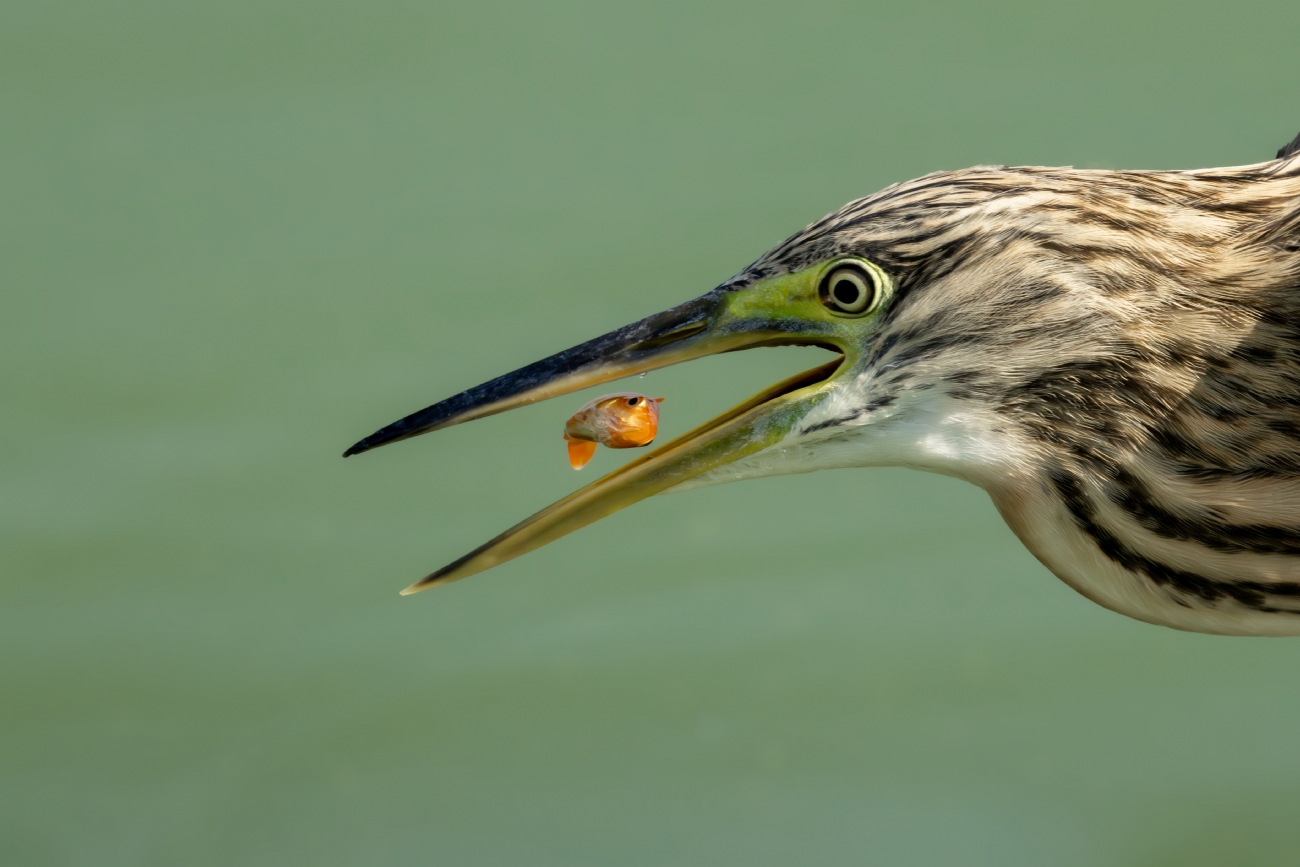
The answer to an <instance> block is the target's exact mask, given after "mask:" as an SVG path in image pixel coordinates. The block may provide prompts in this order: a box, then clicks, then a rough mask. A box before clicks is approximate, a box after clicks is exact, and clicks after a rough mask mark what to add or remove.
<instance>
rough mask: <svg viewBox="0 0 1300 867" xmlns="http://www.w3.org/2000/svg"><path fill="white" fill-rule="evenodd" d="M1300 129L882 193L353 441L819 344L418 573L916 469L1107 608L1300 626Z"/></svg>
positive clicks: (1227, 623)
mask: <svg viewBox="0 0 1300 867" xmlns="http://www.w3.org/2000/svg"><path fill="white" fill-rule="evenodd" d="M1298 143H1300V138H1298V139H1297V142H1296V143H1293V144H1292V145H1291V146H1288V148H1284V149H1283V151H1282V152H1281V153H1279V158H1278V159H1275V160H1272V161H1269V162H1265V163H1260V164H1257V165H1251V166H1243V167H1237V168H1225V169H1204V170H1197V171H1101V170H1075V169H1068V168H1041V167H1010V168H1009V167H992V166H982V167H975V168H971V169H966V170H962V171H953V172H940V173H937V174H932V175H927V176H925V177H922V178H919V179H917V180H914V181H909V182H907V183H903V184H898V185H896V186H893V187H890V188H888V189H885V190H882V191H881V192H879V193H876V194H875V195H872V196H868V197H866V198H863V199H859V200H857V201H855V202H852V203H850V204H848V205H846V206H845V207H844V208H842V209H840V210H839V211H836V212H835V213H833V214H830V215H828V216H827V217H825V218H823V219H822V220H819V221H818V222H816V223H813V224H812V225H810V226H808V227H807V228H805V229H804V230H803V231H801V232H799V233H796V234H795V235H794V236H793V237H791V238H790V239H789V240H787V241H785V242H784V243H783V244H781V245H779V246H777V247H776V248H774V249H773V250H771V251H770V252H768V253H767V254H766V255H764V256H763V257H762V258H760V259H759V260H758V261H756V262H755V263H754V264H753V265H751V266H749V267H748V268H746V269H745V270H744V271H742V272H741V273H740V274H738V275H736V276H735V277H733V278H732V279H730V280H728V281H726V282H725V283H723V284H722V285H720V286H719V287H717V288H716V289H714V290H713V291H712V292H710V293H708V294H706V295H705V296H702V297H701V298H699V299H696V300H695V301H693V302H688V303H687V304H684V305H681V306H680V307H678V308H674V309H673V310H670V311H666V312H665V313H662V314H658V315H657V316H653V317H649V318H648V319H645V320H642V321H641V322H638V323H634V324H633V325H630V326H627V327H625V328H623V329H619V330H617V331H614V332H611V333H610V334H607V335H605V336H604V337H601V338H597V339H596V340H593V341H590V342H589V343H587V344H583V345H581V346H579V347H575V348H574V349H571V350H566V351H565V352H562V353H559V354H558V355H556V356H553V357H551V358H549V359H545V360H543V361H542V362H538V363H537V364H535V365H531V366H529V367H527V368H523V369H521V370H520V371H516V372H515V373H513V374H507V375H506V376H504V377H500V378H498V379H497V380H493V381H492V382H489V383H486V384H485V385H483V386H479V387H478V388H476V389H471V390H470V391H468V392H465V393H464V394H462V395H458V396H457V397H455V398H451V399H450V400H448V401H444V402H442V403H440V404H437V405H435V406H433V407H430V408H429V409H427V410H424V411H422V412H420V413H416V414H413V415H412V416H409V417H408V418H406V419H403V420H402V421H400V422H397V423H395V424H394V425H390V426H389V427H388V428H385V429H384V430H382V431H380V432H378V433H376V434H375V435H372V437H369V438H367V439H366V440H363V441H362V443H359V444H358V446H355V447H354V448H353V449H352V450H350V453H352V452H355V451H363V450H365V449H367V448H371V447H373V446H375V445H382V444H383V443H385V442H390V441H393V440H396V439H402V438H405V437H407V436H413V435H415V434H417V433H421V432H424V431H425V430H431V429H435V428H439V427H445V426H447V425H448V424H454V423H458V422H460V421H465V420H469V419H471V418H476V417H479V416H481V415H486V414H490V413H491V412H499V411H502V410H504V409H509V408H511V407H512V406H515V405H520V404H521V403H523V402H531V400H535V399H538V398H539V397H547V396H553V394H557V393H564V392H565V391H571V390H574V388H577V387H583V386H585V385H590V384H593V383H594V382H598V381H608V380H609V379H613V378H616V377H619V376H624V375H627V374H628V373H634V372H641V371H643V370H647V369H651V368H653V367H660V366H663V365H664V364H671V363H676V362H678V361H683V360H687V359H689V358H693V357H699V356H700V355H705V354H711V353H713V352H719V351H730V350H733V349H739V348H750V347H753V346H770V345H778V344H783V343H784V344H812V345H819V346H823V347H826V348H828V349H831V350H833V351H835V352H838V353H840V357H839V359H838V360H837V361H836V362H832V363H831V364H828V365H826V366H825V367H824V368H819V369H817V370H815V371H809V372H808V373H807V374H803V375H800V376H799V377H794V378H792V379H791V380H787V382H785V383H782V384H780V385H778V386H774V387H773V388H772V389H769V390H768V391H767V392H764V393H763V394H761V395H758V396H756V397H755V398H754V399H752V400H751V401H749V402H747V403H746V404H742V405H741V406H740V407H737V408H736V409H734V410H732V411H730V412H729V413H727V414H724V415H723V416H720V417H719V418H718V419H715V420H713V421H711V422H709V423H706V424H705V425H703V426H701V428H699V429H697V430H696V431H693V432H691V433H690V434H687V435H686V436H684V437H682V438H679V439H678V440H676V441H674V442H673V443H669V444H667V445H665V446H663V447H661V448H660V449H658V450H656V451H655V452H653V453H651V454H650V455H648V456H646V457H644V458H641V459H638V461H635V462H633V463H632V464H629V465H628V466H627V467H625V468H624V469H623V470H620V471H616V472H615V473H614V474H611V475H610V476H607V477H606V478H605V479H602V480H600V481H598V482H596V483H594V484H593V485H591V486H589V487H588V488H586V489H584V490H583V491H580V492H578V493H577V494H574V495H573V496H572V497H570V498H567V499H566V500H563V501H561V502H560V503H557V504H556V505H555V506H553V507H551V508H550V509H548V510H545V511H543V512H542V513H539V514H538V515H536V516H534V517H533V518H531V519H529V520H528V521H525V522H523V523H522V524H520V525H518V526H517V527H515V528H512V529H511V530H509V531H507V532H506V533H504V534H502V536H500V537H498V538H497V539H495V540H493V541H492V542H489V543H488V544H487V545H485V546H482V547H481V548H480V549H478V550H477V551H475V552H473V553H472V554H470V555H468V556H467V557H465V558H462V559H461V560H459V561H457V562H456V563H453V564H452V565H451V566H449V567H447V568H446V569H444V570H440V571H439V572H437V573H434V575H432V576H430V578H429V579H426V580H425V581H424V582H421V583H420V584H417V585H415V588H417V589H418V588H421V587H423V586H427V585H429V584H433V583H443V582H445V581H447V580H454V579H455V578H459V577H463V575H466V574H472V572H475V571H480V570H481V569H483V568H488V567H489V566H491V565H495V563H497V562H502V561H503V560H505V559H510V558H511V557H513V556H517V555H518V554H519V553H523V552H524V551H526V550H531V549H532V548H535V547H537V546H538V545H541V544H545V543H546V542H548V541H550V540H551V539H553V538H558V536H560V535H563V534H564V533H567V532H571V531H572V530H573V529H576V528H577V527H578V526H581V525H582V524H584V523H589V522H590V521H592V520H596V519H598V518H599V517H602V516H603V515H604V514H608V513H609V512H611V511H614V510H616V509H618V508H622V507H624V506H626V505H629V504H630V503H631V502H635V500H637V499H641V498H643V497H645V496H649V495H651V494H654V493H658V492H660V491H664V490H670V489H676V490H681V489H685V488H689V487H694V486H700V485H705V484H716V483H719V482H725V481H734V480H739V479H745V478H753V477H758V476H767V475H776V474H782V473H795V472H809V471H812V470H819V469H829V468H835V467H848V466H873V465H897V466H906V467H912V468H915V469H920V470H925V471H931V472H938V473H943V474H946V475H951V476H956V477H958V478H962V479H965V480H967V481H969V482H972V483H974V484H976V485H978V486H980V487H981V488H983V489H984V490H985V491H987V492H988V493H989V495H990V496H991V498H992V500H993V502H994V504H995V505H996V506H997V508H998V510H999V512H1000V513H1001V514H1002V516H1003V517H1004V519H1005V520H1006V522H1007V523H1008V525H1009V526H1010V527H1011V529H1012V530H1013V531H1014V532H1015V533H1016V535H1017V536H1018V537H1019V538H1020V539H1021V540H1022V541H1023V542H1024V544H1025V545H1026V546H1027V547H1028V548H1029V549H1030V551H1032V552H1033V553H1034V554H1035V556H1037V557H1038V559H1039V560H1040V561H1041V562H1043V563H1044V565H1046V566H1047V567H1048V568H1049V569H1050V570H1051V571H1052V572H1054V573H1055V574H1056V575H1057V576H1059V577H1060V578H1061V579H1062V580H1064V581H1065V582H1066V583H1067V584H1069V585H1070V586H1071V587H1073V588H1074V589H1076V590H1078V591H1079V592H1080V593H1082V594H1083V595H1084V596H1086V597H1088V598H1089V599H1092V600H1093V601H1095V602H1098V603H1099V604H1101V605H1104V606H1106V607H1107V608H1110V609H1112V610H1115V611H1118V612H1120V613H1123V614H1126V615H1128V616H1130V617H1134V618H1137V619H1139V620H1144V621H1147V622H1150V623H1156V624H1161V625H1165V626H1171V627H1174V628H1178V629H1185V630H1193V631H1200V632H1212V633H1224V634H1249V635H1289V634H1300V153H1296V150H1295V149H1296V148H1297V147H1300V144H1298Z"/></svg>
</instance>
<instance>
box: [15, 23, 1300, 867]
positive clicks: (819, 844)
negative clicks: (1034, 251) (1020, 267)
mask: <svg viewBox="0 0 1300 867" xmlns="http://www.w3.org/2000/svg"><path fill="white" fill-rule="evenodd" d="M1298 33H1300V6H1297V4H1296V3H1295V2H1294V0H1279V2H1274V3H1265V2H1237V3H1232V4H1227V3H1172V2H1167V3H1132V2H1112V3H1103V4H1081V3H1071V4H1060V5H1057V4H1044V3H999V4H983V5H976V4H967V3H957V2H953V3H948V4H922V3H915V2H895V3H883V2H881V3H847V2H844V3H835V2H826V3H781V4H775V3H768V4H757V3H755V4H735V5H724V4H720V3H698V2H691V3H660V4H635V5H634V4H628V5H622V6H616V5H611V4H609V3H602V2H595V0H589V2H583V0H576V2H574V0H565V2H563V3H556V2H551V3H546V4H521V3H520V4H506V3H493V2H474V3H468V2H466V3H448V2H438V3H423V4H422V3H416V2H403V0H382V2H366V3H362V2H353V3H349V4H341V3H322V2H305V0H274V2H268V0H256V2H253V0H239V2H233V0H224V2H208V3H197V2H177V0H140V2H111V3H105V2H79V3H77V2H50V3H39V4H37V3H27V2H17V3H15V2H8V3H5V4H3V5H2V6H0V112H2V115H0V116H2V117H3V122H2V123H0V268H2V269H3V270H2V271H0V275H2V279H3V295H2V307H0V313H2V315H0V369H2V370H3V376H2V377H0V401H2V403H0V408H2V410H3V416H2V422H3V423H2V424H0V492H2V493H0V507H2V508H3V520H2V521H0V534H2V535H0V544H2V545H3V551H2V552H0V553H2V560H0V568H2V569H3V577H2V580H0V863H4V864H5V865H28V864H30V865H56V864H75V865H96V867H98V865H155V864H156V865H174V864H200V865H207V864H213V865H215V864H241V865H242V864H249V865H284V864H313V865H321V864H329V865H333V864H340V865H341V864H456V865H459V864H465V865H482V864H508V865H517V864H528V865H547V864H555V865H575V864H590V865H643V864H645V865H650V864H709V865H716V864H744V865H758V864H772V865H787V864H871V865H931V864H934V865H968V864H981V865H982V864H988V865H1048V864H1050V865H1060V867H1071V865H1093V864H1107V865H1201V864H1203V865H1222V864H1294V863H1300V837H1298V836H1297V834H1296V833H1295V831H1296V819H1295V817H1296V815H1297V811H1298V809H1300V738H1298V737H1297V719H1300V668H1298V666H1297V663H1300V644H1297V643H1295V642H1294V641H1288V640H1265V639H1229V638H1218V637H1210V636H1202V635H1189V634H1181V633H1177V632H1173V631H1170V630H1166V629H1161V628H1157V627H1153V626H1148V625H1144V624H1140V623H1137V622H1135V621H1131V620H1127V619H1125V618H1123V617H1120V616H1118V615H1115V614H1112V613H1109V612H1107V611H1105V610H1103V609H1101V608H1099V607H1097V606H1095V605H1093V604H1091V603H1089V602H1087V601H1085V600H1084V599H1083V598H1081V597H1079V596H1077V595H1076V594H1074V593H1073V592H1072V591H1070V590H1069V589H1068V588H1066V587H1065V586H1064V585H1063V584H1061V583H1060V582H1059V581H1057V580H1056V579H1055V578H1053V577H1052V576H1051V575H1050V574H1048V572H1047V571H1046V570H1045V569H1044V568H1043V567H1042V566H1040V565H1039V564H1038V563H1037V562H1036V561H1035V560H1034V559H1033V558H1032V557H1031V556H1030V555H1029V554H1028V553H1027V552H1026V551H1025V550H1024V549H1023V548H1021V547H1020V546H1019V544H1018V543H1017V542H1016V540H1015V539H1014V538H1013V537H1012V535H1011V533H1010V532H1009V531H1008V530H1007V529H1006V528H1005V526H1004V525H1003V524H1002V522H1001V521H1000V519H999V518H998V516H997V515H996V513H995V511H994V509H993V508H992V506H991V504H990V503H989V502H988V500H987V498H986V497H985V496H984V494H983V493H981V492H980V491H978V490H977V489H975V488H973V487H970V486H966V485H963V484H961V483H959V482H956V481H953V480H950V479H944V478H938V477H933V476H926V475H922V474H920V473H914V472H906V471H902V470H848V471H838V472H833V473H822V474H817V475H809V476H795V477H785V478H777V479H767V480H760V481H751V482H745V483H743V484H740V485H731V486H722V487H717V488H712V489H708V490H703V491H697V492H691V493H685V494H680V495H672V496H665V497H659V498H656V499H654V500H651V501H648V502H645V503H641V504H639V505H637V506H635V507H633V508H632V509H629V510H627V511H625V512H622V513H620V514H618V515H616V516H614V517H612V518H610V519H608V520H605V521H602V522H600V523H599V524H597V525H595V526H592V527H590V528H587V529H585V530H583V531H581V532H579V533H577V534H575V535H573V536H570V537H568V538H566V539H564V540H562V541H560V542H558V543H556V544H554V545H551V546H549V547H547V548H544V549H542V550H541V551H538V552H536V553H533V554H530V555H528V556H527V557H524V558H522V559H520V560H517V561H515V562H512V563H510V564H508V565H506V566H504V567H502V568H500V569H497V570H495V571H493V572H490V573H488V574H486V575H481V576H477V577H475V578H473V579H471V580H468V581H465V582H463V583H460V584H457V585H454V586H452V587H449V588H444V589H440V590H436V591H434V592H430V593H426V594H423V595H420V596H416V597H413V598H407V599H403V598H399V597H398V596H397V591H398V590H399V589H400V588H402V587H403V586H405V585H406V584H407V583H409V582H410V581H411V580H413V579H414V578H417V577H419V576H421V575H423V574H424V573H425V572H426V571H428V570H430V569H432V568H435V567H437V566H440V565H442V564H443V563H445V562H447V561H449V560H451V559H453V558H455V557H457V556H459V555H460V554H462V553H464V552H465V551H467V550H468V549H470V548H471V547H473V546H475V545H477V544H478V543H479V542H481V541H483V540H485V539H487V538H488V537H490V536H491V535H493V534H495V533H496V532H498V531H499V530H501V529H503V528H505V527H506V526H509V525H510V524H512V523H514V522H515V521H517V520H519V519H520V518H523V517H525V516H526V515H528V514H530V513H531V512H533V511H535V510H536V509H538V508H540V507H542V506H544V505H546V504H548V503H550V502H551V501H552V500H554V499H557V498H559V497H560V496H563V495H564V494H566V493H568V492H569V491H571V490H573V489H574V488H576V487H577V486H578V485H579V484H580V483H583V482H586V481H590V480H591V479H593V478H595V477H596V476H597V475H598V474H601V473H604V472H606V471H608V470H609V469H611V468H612V467H614V466H617V465H618V464H619V463H621V462H622V461H624V460H626V459H627V455H625V454H623V453H614V452H608V451H603V450H602V452H601V454H599V455H598V456H597V458H596V460H595V462H594V465H593V466H592V467H591V468H589V469H588V470H586V471H584V472H583V473H582V474H577V473H574V472H573V471H572V470H570V469H569V468H568V466H567V464H566V462H565V459H564V449H563V443H562V441H561V440H560V428H561V425H562V423H563V421H564V419H565V418H566V417H567V416H568V415H569V413H571V412H572V411H573V410H574V409H576V407H577V406H578V405H579V404H580V403H582V402H583V401H584V400H586V399H587V398H588V397H590V396H592V395H593V394H595V393H599V392H600V391H610V390H615V388H614V387H605V388H603V389H600V390H597V391H595V392H588V393H584V394H580V395H573V396H570V397H567V398H563V399H560V400H557V401H552V402H548V403H544V404H539V405H536V406H532V407H529V408H527V409H524V410H520V411H517V412H513V413H510V414H508V415H503V416H497V417H494V418H491V419H487V420H484V421H479V422H476V423H474V424H472V425H466V426H462V427H457V428H454V429H451V430H448V431H445V432H441V433H438V434H436V435H433V436H430V437H427V438H422V439H418V440H414V441H411V442H409V443H403V444H401V445H398V446H394V447H391V448H387V449H383V450H381V451H378V452H375V453H373V454H368V455H365V456H363V457H360V458H355V459H350V460H348V461H343V460H340V458H339V454H340V452H341V451H342V450H343V449H344V448H345V447H346V446H347V445H349V444H350V443H352V442H353V441H354V440H356V439H358V438H359V437H361V436H362V435H364V434H367V433H369V432H370V431H372V430H374V429H375V428H377V427H379V426H381V425H383V424H385V423H387V422H389V421H392V420H393V419H396V418H398V417H399V416H402V415H404V414H406V413H407V412H410V411H412V410H415V409H418V408H420V407H422V406H424V405H426V404H428V403H432V402H433V401H435V400H437V399H440V398H442V397H446V396H448V395H450V394H452V393H454V392H457V391H459V390H461V389H462V388H465V387H468V386H470V385H473V384H475V383H477V382H480V381H482V380H484V379H487V378H490V377H492V376H495V375H497V374H499V373H502V372H505V371H507V370H510V369H513V368H515V367H517V366H519V365H521V364H523V363H526V362H529V361H532V360H534V359H537V358H540V357H541V356H543V355H546V354H549V353H551V352H554V351H556V350H559V349H562V348H564V347H566V346H569V345H571V344H573V343H577V342H579V341H581V340H585V339H587V338H589V337H592V336H594V335H596V334H598V333H601V332H604V331H606V330H608V329H610V328H613V327H616V326H619V325H622V324H624V323H626V322H630V321H632V320H634V319H637V318H639V317H641V316H644V315H646V314H649V313H652V312H655V311H657V310H659V309H662V308H664V307H667V306H670V305H672V304H676V303H678V302H680V301H683V300H685V299H687V298H690V297H694V296H695V295H698V294H700V293H702V292H704V291H706V290H708V289H709V288H711V287H712V286H714V285H715V284H717V283H718V282H720V281H721V280H723V279H725V278H727V277H728V276H730V275H731V274H733V273H735V272H736V271H738V270H739V269H740V268H742V267H743V266H744V265H746V264H747V263H748V262H750V261H751V260H753V259H754V258H757V256H759V255H760V254H761V253H762V252H763V251H764V250H765V249H767V248H768V247H769V246H772V245H774V244H775V243H777V242H779V241H780V240H782V239H783V238H785V237H786V236H787V235H789V234H790V233H791V232H793V231H794V230H796V229H798V228H799V227H801V226H803V225H804V224H805V223H808V222H809V221H811V220H813V219H815V218H817V217H819V216H821V215H822V214H824V213H825V212H827V211H829V210H832V209H834V208H836V207H838V206H839V205H840V204H842V203H843V202H845V201H847V200H849V199H851V198H855V197H857V196H860V195H864V194H867V193H870V192H872V191H874V190H877V189H879V188H880V187H882V186H884V185H886V184H889V183H892V182H895V181H900V180H904V179H907V178H909V177H914V176H917V175H920V174H923V173H925V172H929V171H934V170H937V169H945V168H960V167H963V166H967V165H971V164H977V163H1011V164H1016V163H1031V164H1049V165H1059V164H1073V165H1076V166H1087V167H1125V168H1178V167H1187V168H1193V167H1203V166H1217V165H1234V164H1241V163H1249V162H1256V161H1259V160H1261V159H1265V158H1269V157H1271V156H1272V154H1273V152H1274V151H1275V150H1276V149H1277V148H1278V147H1279V146H1280V145H1282V144H1283V143H1284V142H1286V141H1287V140H1289V139H1290V138H1291V136H1292V135H1294V134H1295V133H1296V131H1297V130H1300V101H1298V100H1297V99H1296V95H1295V94H1296V90H1295V82H1296V80H1297V74H1298V73H1300V61H1298V60H1297V59H1296V56H1297V55H1296V51H1295V41H1296V37H1297V34H1298ZM820 358H821V355H820V354H819V353H818V352H817V351H816V350H764V351H757V352H751V353H742V354H734V355H729V356H725V357H718V358H712V359H707V360H703V361H698V362H694V363H691V364H689V365H685V366H682V367H677V368H671V369H668V370H665V371H660V372H655V373H652V374H650V375H649V376H648V377H647V378H646V379H644V380H632V381H631V385H632V387H634V388H637V389H638V390H644V391H648V392H652V393H654V394H656V395H664V396H667V398H668V401H667V402H666V403H665V404H664V410H663V412H664V421H663V425H664V433H665V434H676V433H679V432H681V431H683V430H685V429H687V428H688V427H689V426H691V425H693V424H696V423H698V422H700V421H702V420H703V419H705V418H707V417H708V416H711V415H713V414H715V413H717V412H719V411H721V410H722V409H723V408H725V407H727V406H730V405H731V404H733V403H734V402H736V401H738V400H740V399H741V398H743V397H745V396H747V395H748V394H750V393H752V392H754V391H756V390H758V389H759V388H761V387H763V386H765V385H767V384H769V383H771V382H773V381H775V380H776V379H777V378H779V377H782V376H784V375H788V374H789V373H792V372H794V371H796V370H800V369H802V368H804V367H807V366H811V364H812V363H817V362H818V360H819V359H820Z"/></svg>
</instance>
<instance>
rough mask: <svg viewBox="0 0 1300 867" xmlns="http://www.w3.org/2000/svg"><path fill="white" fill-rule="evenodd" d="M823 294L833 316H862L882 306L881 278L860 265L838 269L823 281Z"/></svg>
mask: <svg viewBox="0 0 1300 867" xmlns="http://www.w3.org/2000/svg"><path fill="white" fill-rule="evenodd" d="M820 294H821V299H822V304H825V305H826V307H827V308H828V309H829V310H830V311H831V312H832V313H839V314H841V315H846V316H860V315H862V314H864V313H870V312H871V311H872V310H875V309H876V305H877V304H879V303H880V296H881V276H880V275H879V274H877V273H876V270H875V269H874V268H866V267H864V266H863V265H860V264H858V263H856V262H855V263H844V264H841V265H837V266H836V267H834V268H832V269H831V271H830V273H828V274H827V275H826V276H825V277H824V278H823V279H822V285H821V292H820Z"/></svg>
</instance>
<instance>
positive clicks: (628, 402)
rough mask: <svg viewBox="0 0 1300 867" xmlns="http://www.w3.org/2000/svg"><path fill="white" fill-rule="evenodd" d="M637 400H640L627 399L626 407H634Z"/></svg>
mask: <svg viewBox="0 0 1300 867" xmlns="http://www.w3.org/2000/svg"><path fill="white" fill-rule="evenodd" d="M639 399H640V398H635V397H632V398H628V401H627V405H628V406H636V402H637V401H638V400H639Z"/></svg>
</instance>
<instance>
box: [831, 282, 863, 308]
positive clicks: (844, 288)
mask: <svg viewBox="0 0 1300 867" xmlns="http://www.w3.org/2000/svg"><path fill="white" fill-rule="evenodd" d="M831 294H832V295H834V296H835V300H836V301H838V302H840V303H841V304H843V305H844V306H846V307H847V306H849V305H851V304H856V303H857V302H858V298H859V296H861V294H862V287H861V286H859V285H858V284H857V283H854V282H853V281H852V280H838V281H836V283H835V288H834V289H832V290H831Z"/></svg>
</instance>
